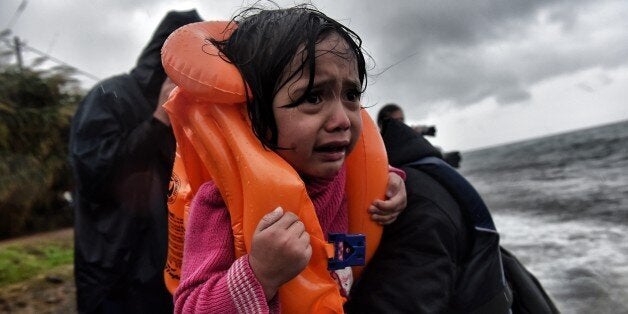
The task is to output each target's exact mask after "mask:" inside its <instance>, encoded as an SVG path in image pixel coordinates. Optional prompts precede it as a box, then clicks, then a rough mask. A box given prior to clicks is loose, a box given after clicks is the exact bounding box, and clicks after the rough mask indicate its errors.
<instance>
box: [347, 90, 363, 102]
mask: <svg viewBox="0 0 628 314" xmlns="http://www.w3.org/2000/svg"><path fill="white" fill-rule="evenodd" d="M361 95H362V93H361V92H360V91H358V90H350V91H348V92H347V96H346V97H347V100H348V101H359V100H360V96H361Z"/></svg>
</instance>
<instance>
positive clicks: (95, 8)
mask: <svg viewBox="0 0 628 314" xmlns="http://www.w3.org/2000/svg"><path fill="white" fill-rule="evenodd" d="M21 3H22V0H2V1H0V29H5V28H7V27H10V28H11V31H12V35H14V36H19V37H20V38H21V39H22V40H23V41H25V42H26V43H27V44H28V45H29V46H32V47H34V48H36V49H39V50H41V51H45V52H47V53H49V54H51V55H52V56H54V57H55V58H58V59H60V60H63V61H65V62H67V63H69V64H72V65H74V66H75V67H77V68H79V69H81V70H83V71H86V72H88V73H91V74H93V75H95V76H97V77H100V78H105V77H107V76H110V75H113V74H118V73H121V72H126V71H128V70H129V69H130V68H131V67H133V65H134V64H135V61H136V58H137V56H138V55H139V53H140V51H141V49H142V48H143V46H144V44H146V43H147V41H148V39H149V37H150V35H151V34H152V32H153V30H154V29H155V27H156V26H157V24H158V23H159V21H160V20H161V18H162V17H163V16H164V15H165V13H166V12H167V11H168V10H172V9H176V10H187V9H191V8H196V9H197V10H198V12H199V14H200V15H201V17H203V18H204V19H206V20H216V19H219V20H224V19H229V18H230V17H231V16H232V15H233V14H234V13H235V12H236V11H237V10H238V9H239V8H241V7H242V5H243V4H245V5H246V3H247V2H241V1H236V0H234V1H228V0H221V1H218V0H205V1H172V0H171V1H148V0H144V1H125V0H114V1H111V0H109V1H104V0H92V1H86V0H75V1H69V0H63V1H61V0H58V1H43V0H42V1H34V0H30V1H28V3H27V5H26V7H25V8H24V10H23V11H22V12H21V14H20V15H19V16H18V15H16V14H15V12H16V11H17V10H18V7H19V6H20V4H21ZM248 3H250V2H248ZM278 3H280V4H282V5H291V4H294V3H295V2H293V1H278ZM313 3H314V4H315V5H316V6H317V7H318V8H319V9H321V11H323V12H325V13H326V14H328V15H330V16H332V17H334V18H336V19H338V20H340V21H341V22H343V23H344V24H346V25H348V26H349V27H350V28H352V29H353V30H354V31H356V32H357V33H358V34H359V35H360V36H361V37H362V39H363V41H364V47H365V49H366V51H367V52H369V53H370V55H371V56H372V57H373V61H374V62H373V64H372V66H373V67H372V69H371V71H370V74H371V76H370V78H369V87H368V89H367V92H366V95H365V97H364V101H363V104H364V105H365V106H370V108H369V113H371V115H372V116H375V115H376V114H377V111H378V110H379V108H380V107H381V106H382V105H384V104H386V103H388V102H395V103H397V104H399V105H401V106H402V107H403V108H404V110H405V112H406V120H407V122H409V123H421V124H434V125H436V126H437V129H438V133H437V136H436V138H432V139H430V140H431V141H432V142H433V143H435V144H436V145H439V146H441V147H442V148H443V149H445V150H463V151H464V150H469V149H474V148H480V147H486V146H492V145H497V144H501V143H507V142H512V141H517V140H521V139H526V138H532V137H538V136H543V135H547V134H554V133H558V132H563V131H567V130H573V129H579V128H584V127H589V126H594V125H599V124H604V123H609V122H613V121H619V120H625V119H628V18H627V17H628V1H625V0H592V1H584V0H564V1H559V0H556V1H553V0H547V1H538V0H510V1H505V0H502V1H499V0H473V1H462V0H430V1H419V0H412V1H410V0H408V1H395V0H388V1H381V0H366V1H364V0H361V1H358V0H355V1H339V0H321V1H313ZM25 57H28V55H27V56H25ZM79 78H81V79H82V80H84V81H85V83H84V85H85V86H86V87H89V86H91V85H93V84H94V83H95V81H94V80H91V79H89V78H86V77H79Z"/></svg>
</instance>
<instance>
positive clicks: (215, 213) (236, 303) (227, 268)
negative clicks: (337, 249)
mask: <svg viewBox="0 0 628 314" xmlns="http://www.w3.org/2000/svg"><path fill="white" fill-rule="evenodd" d="M345 181H346V167H343V168H342V170H341V171H340V172H339V173H338V174H337V175H336V176H335V177H334V178H333V179H331V180H311V181H306V182H305V187H306V189H307V191H308V195H309V197H310V199H311V200H312V204H313V205H314V209H315V211H316V216H317V217H318V220H319V222H320V225H321V229H322V230H323V234H328V233H329V232H336V233H346V232H347V231H348V229H349V223H348V209H347V198H346V195H345ZM268 210H272V209H268ZM233 247H234V244H233V232H232V230H231V221H230V218H229V210H228V209H227V206H226V204H225V202H224V200H223V198H222V197H221V196H220V192H219V191H218V189H217V188H216V185H215V184H214V183H213V182H212V181H210V182H207V183H205V184H204V185H202V186H201V187H200V188H199V190H198V192H197V194H196V196H195V197H194V201H193V203H192V206H191V208H190V218H189V222H188V227H187V228H186V234H185V247H184V254H183V268H182V271H181V282H180V283H179V287H178V288H177V290H176V292H175V295H174V297H175V312H176V313H193V312H199V313H279V312H280V310H279V309H280V306H279V300H278V298H280V297H281V296H280V295H279V293H278V294H277V295H275V297H274V298H273V299H272V300H271V301H270V302H267V301H266V296H265V295H264V291H263V288H262V286H261V284H260V283H259V281H258V280H257V278H256V277H255V275H254V274H253V271H252V270H251V266H250V265H249V255H248V254H246V255H243V256H241V257H240V258H238V259H236V258H235V254H234V249H233ZM346 270H347V271H348V268H347V269H346ZM347 271H343V272H340V273H339V274H338V277H339V278H345V277H346V278H345V280H344V282H342V280H341V282H339V287H343V288H348V287H347V286H350V285H351V282H350V281H352V276H351V272H350V271H348V272H347ZM349 277H350V278H349ZM345 285H346V286H345Z"/></svg>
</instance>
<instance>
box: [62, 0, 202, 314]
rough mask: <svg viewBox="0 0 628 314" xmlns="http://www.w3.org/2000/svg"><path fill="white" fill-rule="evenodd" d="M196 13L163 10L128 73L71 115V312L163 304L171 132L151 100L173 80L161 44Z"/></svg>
mask: <svg viewBox="0 0 628 314" xmlns="http://www.w3.org/2000/svg"><path fill="white" fill-rule="evenodd" d="M198 21H201V18H200V17H199V15H198V13H197V12H196V11H195V10H192V11H186V12H174V11H173V12H169V13H168V14H167V15H166V16H165V17H164V19H163V20H162V21H161V23H160V24H159V26H158V27H157V29H156V30H155V32H154V34H153V37H152V38H151V40H150V42H149V43H148V45H147V46H146V47H145V48H144V50H143V52H142V54H141V55H140V57H139V59H138V62H137V65H136V67H135V68H134V69H133V70H132V71H131V72H130V73H129V74H122V75H118V76H114V77H112V78H109V79H106V80H104V81H102V82H100V83H98V84H96V85H95V87H94V88H93V89H92V90H91V91H90V92H89V94H88V95H87V96H86V97H85V99H84V100H83V101H82V102H81V104H80V106H79V108H78V111H77V112H76V115H75V116H74V118H73V120H72V129H71V135H70V162H71V165H72V168H73V170H74V175H75V179H76V188H75V191H74V200H75V203H74V219H75V269H74V271H75V278H76V290H77V306H78V311H79V312H81V313H94V312H95V313H107V312H109V313H111V312H115V313H131V312H132V313H171V312H172V297H171V295H170V294H169V293H168V291H167V290H166V288H165V284H164V281H163V267H164V265H165V260H166V254H167V242H168V241H167V236H168V222H167V206H166V201H167V191H168V183H169V180H170V174H171V171H172V164H173V160H174V153H175V139H174V135H173V132H172V130H171V128H170V122H169V120H168V117H167V115H166V114H165V112H164V110H163V108H162V107H161V105H162V104H163V103H164V101H165V99H167V96H168V93H169V92H170V90H171V89H172V88H173V85H172V83H171V82H170V80H166V78H167V76H166V73H165V71H164V69H163V66H162V65H161V47H162V46H163V44H164V42H165V40H166V38H167V37H168V35H170V33H172V32H173V31H174V30H175V29H177V28H179V27H181V26H183V25H186V24H188V23H192V22H198Z"/></svg>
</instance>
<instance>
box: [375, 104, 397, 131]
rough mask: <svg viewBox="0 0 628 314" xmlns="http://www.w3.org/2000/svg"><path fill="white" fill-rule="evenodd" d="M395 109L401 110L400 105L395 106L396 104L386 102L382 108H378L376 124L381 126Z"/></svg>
mask: <svg viewBox="0 0 628 314" xmlns="http://www.w3.org/2000/svg"><path fill="white" fill-rule="evenodd" d="M397 111H402V110H401V107H399V106H397V104H386V105H384V107H382V109H380V110H379V113H378V114H377V125H378V126H379V127H380V128H381V127H382V125H383V124H384V121H385V120H387V119H389V118H390V116H391V115H392V114H393V113H394V112H397Z"/></svg>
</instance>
